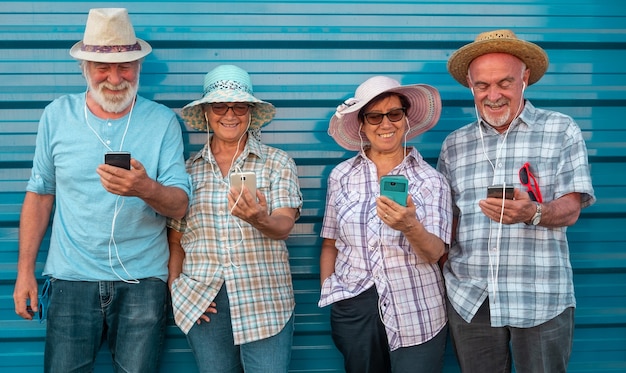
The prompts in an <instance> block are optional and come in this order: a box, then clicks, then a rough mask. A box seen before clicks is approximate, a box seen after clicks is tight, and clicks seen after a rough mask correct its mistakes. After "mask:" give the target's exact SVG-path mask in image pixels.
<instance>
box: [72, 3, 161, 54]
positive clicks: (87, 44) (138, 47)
mask: <svg viewBox="0 0 626 373" xmlns="http://www.w3.org/2000/svg"><path fill="white" fill-rule="evenodd" d="M151 51H152V47H151V46H150V44H148V43H147V42H145V41H143V40H141V39H138V38H137V37H136V36H135V30H134V29H133V25H132V24H131V22H130V18H129V17H128V10H126V9H125V8H99V9H91V10H89V15H88V16H87V24H86V25H85V34H84V35H83V40H81V41H79V42H78V43H76V44H74V46H72V49H70V55H71V56H72V57H74V58H76V59H77V60H84V61H93V62H104V63H122V62H131V61H136V60H138V59H141V58H143V57H145V56H147V55H148V54H150V52H151Z"/></svg>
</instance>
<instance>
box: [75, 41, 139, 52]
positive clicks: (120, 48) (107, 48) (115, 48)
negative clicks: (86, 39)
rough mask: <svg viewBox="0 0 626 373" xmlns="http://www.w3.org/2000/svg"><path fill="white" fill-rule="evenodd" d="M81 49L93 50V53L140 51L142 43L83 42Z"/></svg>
mask: <svg viewBox="0 0 626 373" xmlns="http://www.w3.org/2000/svg"><path fill="white" fill-rule="evenodd" d="M80 50H81V51H83V52H93V53H121V52H134V51H140V50H141V45H140V44H139V42H137V43H135V44H130V45H88V44H83V46H82V47H80Z"/></svg>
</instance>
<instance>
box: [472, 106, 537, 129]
mask: <svg viewBox="0 0 626 373" xmlns="http://www.w3.org/2000/svg"><path fill="white" fill-rule="evenodd" d="M537 115H538V113H537V109H536V108H535V107H534V106H533V104H531V103H530V101H528V100H526V99H524V109H523V110H522V112H521V113H520V115H519V116H518V117H517V118H515V120H514V121H513V123H511V126H513V128H512V129H515V127H518V126H522V125H526V126H527V127H528V128H529V129H533V127H535V126H538V125H539V123H538V122H537ZM478 125H480V126H482V127H483V129H484V131H485V132H488V131H497V130H496V129H495V128H493V127H491V126H490V125H489V124H488V123H487V122H485V121H484V120H483V118H482V117H480V120H479V122H478Z"/></svg>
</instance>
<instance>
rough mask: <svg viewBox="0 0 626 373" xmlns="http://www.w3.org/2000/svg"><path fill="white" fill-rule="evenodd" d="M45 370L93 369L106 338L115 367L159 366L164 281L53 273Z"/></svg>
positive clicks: (153, 369)
mask: <svg viewBox="0 0 626 373" xmlns="http://www.w3.org/2000/svg"><path fill="white" fill-rule="evenodd" d="M49 292H50V304H49V307H48V321H47V331H46V350H45V354H44V372H49V373H70V372H71V373H77V372H92V371H93V369H94V362H95V360H96V355H97V353H98V350H100V346H101V345H102V343H103V341H104V340H105V339H107V340H108V346H109V350H110V351H111V355H112V358H113V367H114V370H115V372H137V373H139V372H145V373H154V372H157V371H158V366H159V357H160V355H161V347H162V345H163V339H164V332H165V320H166V315H167V314H166V309H167V304H168V302H167V300H168V298H167V297H168V290H167V284H166V283H165V282H163V281H161V280H159V279H156V278H148V279H142V280H141V281H140V283H138V284H128V283H125V282H122V281H103V282H82V281H63V280H57V279H52V281H51V282H50V289H49Z"/></svg>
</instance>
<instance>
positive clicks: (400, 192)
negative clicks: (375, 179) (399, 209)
mask: <svg viewBox="0 0 626 373" xmlns="http://www.w3.org/2000/svg"><path fill="white" fill-rule="evenodd" d="M408 193H409V181H408V180H407V178H406V177H404V176H403V175H385V176H383V177H381V178H380V195H381V196H385V197H388V198H390V199H391V200H393V201H394V202H396V203H397V204H399V205H402V206H405V207H406V198H407V196H408Z"/></svg>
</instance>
